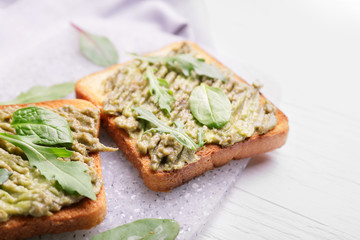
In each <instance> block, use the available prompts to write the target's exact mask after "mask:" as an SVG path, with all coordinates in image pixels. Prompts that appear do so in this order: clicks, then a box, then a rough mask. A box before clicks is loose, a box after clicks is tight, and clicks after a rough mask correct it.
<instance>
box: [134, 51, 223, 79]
mask: <svg viewBox="0 0 360 240" xmlns="http://www.w3.org/2000/svg"><path fill="white" fill-rule="evenodd" d="M135 57H136V58H138V59H141V60H144V61H148V62H151V63H158V62H161V63H166V64H168V65H170V66H171V67H173V68H175V69H178V70H179V71H180V72H181V73H182V74H184V75H185V76H187V77H189V76H190V74H191V71H194V72H195V73H196V74H197V75H200V76H207V77H210V78H216V79H220V80H222V81H225V79H226V78H225V76H224V74H223V73H222V72H221V71H220V69H219V68H217V67H216V66H214V65H211V64H209V63H206V62H205V61H204V59H199V58H195V57H193V56H192V55H190V54H177V55H174V56H169V57H157V56H147V57H140V56H137V55H135Z"/></svg>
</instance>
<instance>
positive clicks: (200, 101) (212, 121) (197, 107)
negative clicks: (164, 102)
mask: <svg viewBox="0 0 360 240" xmlns="http://www.w3.org/2000/svg"><path fill="white" fill-rule="evenodd" d="M189 102H190V110H191V113H192V115H193V116H194V118H196V120H198V121H199V122H200V123H202V124H204V125H206V126H208V127H209V128H222V127H223V126H225V124H226V123H227V122H228V121H229V120H230V116H231V103H230V101H229V99H228V98H227V96H226V95H225V94H224V92H223V91H222V90H221V89H220V88H215V87H209V86H207V85H206V84H204V83H202V84H201V85H200V86H197V87H196V88H194V90H193V91H192V92H191V94H190V98H189Z"/></svg>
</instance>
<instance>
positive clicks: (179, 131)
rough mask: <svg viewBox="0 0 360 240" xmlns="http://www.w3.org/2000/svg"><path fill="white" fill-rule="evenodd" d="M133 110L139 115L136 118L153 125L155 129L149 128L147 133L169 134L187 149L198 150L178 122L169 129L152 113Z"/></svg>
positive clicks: (141, 109) (139, 108)
mask: <svg viewBox="0 0 360 240" xmlns="http://www.w3.org/2000/svg"><path fill="white" fill-rule="evenodd" d="M134 110H135V111H136V112H137V113H138V114H139V116H138V118H140V119H144V120H146V121H148V122H150V123H152V124H154V125H155V126H156V127H155V128H151V129H149V130H147V132H148V131H152V130H155V131H158V132H160V133H169V134H171V135H173V136H174V138H175V139H176V140H177V141H178V142H179V143H181V144H182V145H184V146H185V147H187V148H190V149H193V150H196V149H198V148H199V146H198V145H197V144H196V143H195V142H194V141H193V140H192V139H191V137H189V136H188V135H187V134H186V133H185V132H184V130H183V127H182V124H180V123H179V122H175V125H176V128H172V127H169V126H168V125H166V124H165V123H164V122H163V121H161V120H159V119H158V118H157V117H156V116H155V115H154V114H153V113H152V112H150V111H148V110H146V109H144V108H141V107H136V108H134Z"/></svg>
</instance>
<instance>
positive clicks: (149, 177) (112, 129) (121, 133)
mask: <svg viewBox="0 0 360 240" xmlns="http://www.w3.org/2000/svg"><path fill="white" fill-rule="evenodd" d="M187 43H188V44H190V45H191V46H192V47H193V48H194V50H195V51H196V52H197V53H198V56H199V57H201V58H203V59H205V61H206V62H208V63H213V64H215V65H216V66H218V67H219V68H226V67H225V66H224V65H222V64H221V63H220V62H219V61H217V60H216V59H215V58H213V57H212V56H210V55H209V54H208V53H206V52H205V51H204V50H202V49H201V48H200V47H199V46H198V45H196V44H194V43H191V42H187ZM182 44H184V42H178V43H174V44H171V45H169V46H167V47H165V48H163V49H161V50H159V51H157V52H152V53H149V54H146V55H147V56H164V55H166V54H167V53H168V52H170V51H171V50H172V49H174V48H177V47H179V46H181V45H182ZM123 64H126V63H123ZM123 64H118V65H114V66H112V67H109V68H107V69H105V70H104V71H101V72H97V73H94V74H91V75H89V76H87V77H84V78H83V79H81V80H79V81H78V82H77V83H76V87H75V91H76V96H77V98H81V99H85V100H88V101H90V102H92V103H94V104H95V105H96V106H98V107H99V108H101V107H102V102H103V100H104V99H105V95H103V94H102V91H101V90H102V88H103V87H102V82H103V81H104V80H105V79H106V78H107V77H109V76H111V75H112V74H115V73H116V71H117V70H118V69H119V67H120V66H121V65H123ZM236 78H237V79H238V80H239V81H242V82H245V81H244V80H243V79H242V78H240V77H239V76H236ZM262 98H263V99H265V98H264V96H262ZM276 116H277V120H278V121H277V125H276V127H275V128H274V129H272V130H271V131H269V132H267V133H265V134H263V135H258V134H254V135H253V136H252V137H250V138H248V139H246V140H245V141H242V142H238V143H236V144H234V145H232V146H229V147H225V148H222V147H220V146H218V145H214V144H212V145H209V144H207V145H206V147H205V148H201V149H200V150H199V151H198V152H197V153H196V154H197V155H199V156H200V160H198V161H197V162H194V163H191V164H186V165H185V166H184V167H183V168H182V169H179V170H174V171H171V172H165V171H153V170H151V169H150V156H149V155H142V154H140V152H139V151H138V149H137V145H136V139H133V138H131V137H130V136H129V135H128V133H127V132H126V131H125V130H124V129H120V128H117V127H116V126H115V122H114V119H115V116H111V115H106V114H103V113H102V115H101V118H102V124H103V125H104V127H105V129H106V130H107V132H108V133H109V135H110V136H111V137H112V138H113V139H114V141H115V142H116V144H117V145H118V146H119V148H120V149H121V150H122V151H123V152H124V154H125V156H126V157H127V158H128V159H129V160H130V162H132V164H133V165H134V166H135V167H136V168H137V170H138V172H139V174H140V176H141V177H142V178H143V180H144V182H145V184H146V186H147V187H148V188H150V189H151V190H154V191H165V192H166V191H169V190H171V189H173V188H175V187H177V186H179V185H181V184H182V183H184V182H186V181H189V180H190V179H192V178H194V177H196V176H199V175H201V174H203V173H205V172H206V171H208V170H211V169H213V168H214V167H220V166H222V165H224V164H226V163H228V162H229V161H230V160H232V159H241V158H247V157H252V156H255V155H258V154H262V153H265V152H268V151H271V150H274V149H276V148H279V147H281V146H282V145H284V144H285V141H286V138H287V134H288V131H289V125H288V119H287V117H286V116H285V115H284V113H283V112H281V111H280V110H279V109H277V110H276Z"/></svg>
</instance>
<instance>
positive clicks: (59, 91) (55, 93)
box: [0, 82, 75, 105]
mask: <svg viewBox="0 0 360 240" xmlns="http://www.w3.org/2000/svg"><path fill="white" fill-rule="evenodd" d="M74 87H75V83H74V82H66V83H60V84H55V85H52V86H50V87H44V86H34V87H32V88H30V89H29V90H28V91H27V92H22V93H20V95H19V96H18V97H17V98H15V99H13V100H11V101H7V102H1V103H0V105H9V104H21V103H33V102H43V101H51V100H57V99H60V98H63V97H65V96H67V95H69V94H70V93H72V92H73V91H74Z"/></svg>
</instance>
